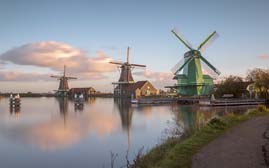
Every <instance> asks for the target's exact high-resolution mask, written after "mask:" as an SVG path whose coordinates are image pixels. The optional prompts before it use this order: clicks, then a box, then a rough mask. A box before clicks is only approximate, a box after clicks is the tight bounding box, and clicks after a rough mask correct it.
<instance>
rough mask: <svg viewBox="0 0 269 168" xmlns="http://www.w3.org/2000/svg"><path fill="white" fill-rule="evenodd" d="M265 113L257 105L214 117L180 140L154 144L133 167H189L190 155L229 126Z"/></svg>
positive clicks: (263, 108)
mask: <svg viewBox="0 0 269 168" xmlns="http://www.w3.org/2000/svg"><path fill="white" fill-rule="evenodd" d="M267 114H269V110H268V109H267V108H266V107H265V106H258V107H257V108H255V109H252V110H249V111H248V112H247V113H246V114H245V115H233V114H231V115H228V116H226V117H223V118H222V119H216V118H215V119H213V120H211V121H210V122H209V123H208V124H207V125H206V126H204V127H203V128H201V129H199V130H196V131H195V132H194V133H193V134H192V135H191V136H189V137H187V138H186V139H184V140H182V141H181V140H179V138H168V139H167V140H166V142H164V143H162V144H160V145H158V146H156V147H155V148H153V149H152V150H151V151H149V152H148V153H147V154H146V155H144V156H142V157H141V158H139V159H138V160H136V161H135V164H134V165H133V167H139V168H189V167H191V160H192V156H193V155H194V154H195V153H197V152H198V151H199V150H200V149H201V148H202V147H204V146H205V145H207V144H208V143H209V142H211V141H212V140H214V139H215V138H217V137H218V136H220V135H222V134H223V133H225V131H227V130H228V129H229V128H231V127H233V126H235V125H237V124H238V123H241V122H244V121H246V120H249V119H251V118H254V117H258V116H263V115H267Z"/></svg>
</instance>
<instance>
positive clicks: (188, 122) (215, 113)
mask: <svg viewBox="0 0 269 168" xmlns="http://www.w3.org/2000/svg"><path fill="white" fill-rule="evenodd" d="M171 108H172V111H173V112H174V114H175V116H174V120H175V122H176V125H177V126H178V128H180V129H181V130H182V132H184V133H185V134H191V133H192V132H193V131H194V130H195V129H197V128H200V127H202V126H204V125H205V124H206V123H208V122H209V121H210V120H211V119H213V118H219V117H222V116H225V115H228V114H244V113H245V112H246V111H247V110H248V109H250V108H253V106H232V107H201V106H195V105H193V106H189V105H174V106H172V107H171Z"/></svg>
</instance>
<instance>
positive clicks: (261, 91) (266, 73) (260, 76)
mask: <svg viewBox="0 0 269 168" xmlns="http://www.w3.org/2000/svg"><path fill="white" fill-rule="evenodd" d="M246 79H247V80H248V81H249V82H252V83H253V84H254V90H255V92H256V93H258V95H259V96H260V97H261V98H267V99H268V98H269V94H268V93H269V69H260V68H255V69H253V70H249V71H248V73H247V77H246Z"/></svg>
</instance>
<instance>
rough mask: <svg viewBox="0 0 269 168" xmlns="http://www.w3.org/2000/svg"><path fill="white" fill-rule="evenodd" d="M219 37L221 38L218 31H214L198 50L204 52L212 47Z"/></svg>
mask: <svg viewBox="0 0 269 168" xmlns="http://www.w3.org/2000/svg"><path fill="white" fill-rule="evenodd" d="M218 37H219V34H218V33H217V32H216V31H214V32H213V33H211V34H210V35H209V36H208V37H207V38H206V39H205V40H204V41H203V42H202V43H201V44H200V45H199V47H198V48H197V50H200V51H202V52H204V51H205V49H206V48H207V47H208V46H210V44H212V43H213V42H214V41H215V40H216V39H217V38H218Z"/></svg>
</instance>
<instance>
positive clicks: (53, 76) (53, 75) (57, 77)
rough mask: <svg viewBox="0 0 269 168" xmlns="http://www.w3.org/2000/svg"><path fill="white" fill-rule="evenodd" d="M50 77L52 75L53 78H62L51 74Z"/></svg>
mask: <svg viewBox="0 0 269 168" xmlns="http://www.w3.org/2000/svg"><path fill="white" fill-rule="evenodd" d="M50 77H52V78H61V77H62V76H57V75H51V76H50Z"/></svg>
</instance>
